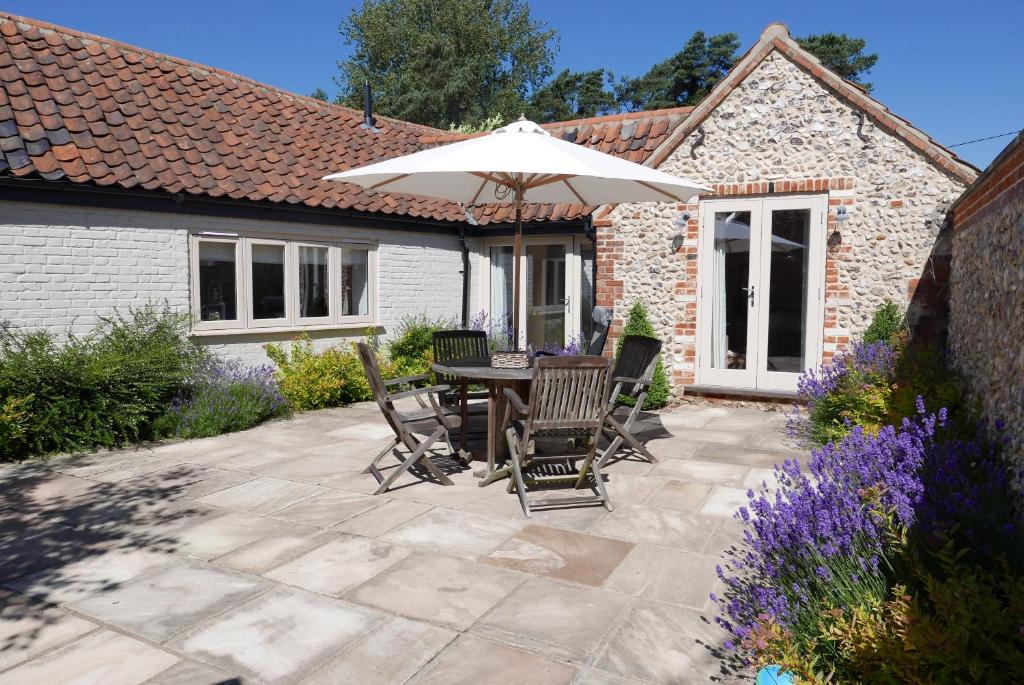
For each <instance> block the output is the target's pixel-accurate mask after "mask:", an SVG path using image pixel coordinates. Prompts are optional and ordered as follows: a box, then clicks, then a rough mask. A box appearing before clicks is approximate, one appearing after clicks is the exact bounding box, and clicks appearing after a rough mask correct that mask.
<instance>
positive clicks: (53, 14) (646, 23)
mask: <svg viewBox="0 0 1024 685" xmlns="http://www.w3.org/2000/svg"><path fill="white" fill-rule="evenodd" d="M353 4H357V3H353V2H350V1H333V2H332V1H328V0H303V1H300V2H290V3H269V2H258V1H256V2H254V1H253V0H248V1H247V2H241V1H239V0H205V1H203V2H197V1H195V0H176V1H175V2H123V1H122V2H114V1H111V0H92V1H91V2H82V0H47V1H46V2H41V1H40V0H6V1H5V2H3V5H2V8H0V9H3V10H5V11H8V12H12V13H14V14H23V15H26V16H30V17H34V18H37V19H44V20H46V21H51V22H53V23H56V24H61V25H64V26H68V27H70V28H75V29H79V30H82V31H87V32H90V33H97V34H100V35H103V36H108V37H111V38H114V39H117V40H120V41H123V42H127V43H132V44H135V45H139V46H142V47H145V48H149V49H151V50H156V51H158V52H165V53H168V54H171V55H174V56H177V57H183V58H185V59H189V60H192V61H195V62H200V63H204V64H210V65H213V66H216V67H219V68H221V69H226V70H228V71H234V72H238V73H240V74H243V75H245V76H249V77H251V78H254V79H256V80H259V81H263V82H266V83H269V84H272V85H274V86H277V87H280V88H284V89H286V90H291V91H295V92H299V93H305V94H308V93H310V92H311V91H312V90H313V89H314V88H316V87H317V86H320V87H323V88H324V89H325V90H327V91H328V92H329V93H330V94H331V95H332V97H333V95H334V92H335V90H336V88H335V86H334V84H333V80H332V79H333V76H334V75H335V74H336V73H337V69H336V67H335V63H336V62H337V60H339V59H341V58H343V57H344V55H345V54H346V50H347V48H346V46H345V45H344V44H343V42H342V40H341V36H340V35H339V33H338V24H339V22H340V20H341V19H342V17H344V16H347V15H348V13H349V11H350V10H351V7H352V6H353ZM531 5H532V7H533V11H534V13H535V15H536V16H537V17H538V18H540V19H542V20H544V21H546V22H548V23H549V24H550V25H551V26H553V27H554V28H556V29H558V31H559V34H560V36H561V49H560V50H559V53H558V57H557V61H556V67H557V68H558V69H561V68H565V67H567V68H570V69H581V70H582V69H594V68H598V67H606V68H608V69H611V70H612V71H613V72H614V73H615V74H616V75H629V76H633V75H637V74H640V73H642V72H644V71H646V69H647V68H648V67H650V65H652V64H654V63H655V62H657V61H660V60H662V59H664V58H665V57H667V56H668V55H670V54H672V53H674V52H676V51H678V50H679V49H680V47H681V46H682V44H683V43H684V42H685V41H686V39H687V38H688V37H689V36H690V34H691V33H692V32H693V31H696V30H703V31H705V32H706V33H722V32H726V31H732V32H735V33H737V34H739V36H740V40H741V42H742V44H743V46H744V49H745V48H746V47H748V46H749V45H750V44H751V43H752V42H753V41H754V40H756V39H757V36H758V34H759V33H760V31H761V29H762V28H763V27H764V26H765V25H766V24H768V23H770V22H772V21H783V22H785V23H786V24H788V25H789V27H790V30H791V32H792V33H793V35H794V36H802V35H806V34H809V33H821V32H826V31H834V32H837V33H841V32H846V33H849V34H851V35H856V36H860V37H863V38H865V39H867V41H868V48H869V49H870V50H871V51H874V52H877V53H878V54H879V55H880V59H879V62H878V64H877V65H876V67H875V69H874V70H873V71H872V73H871V74H870V76H869V77H868V78H869V80H870V81H871V82H873V83H874V84H875V91H874V95H875V96H876V97H878V98H879V99H880V100H881V101H882V102H884V103H885V104H886V105H888V106H889V108H890V109H892V110H893V111H894V112H896V113H897V114H899V115H900V116H902V117H904V118H906V119H909V120H910V121H911V122H913V123H914V124H915V125H917V126H919V127H920V128H921V129H923V130H924V131H925V132H927V133H929V134H930V135H932V136H934V137H935V138H936V139H937V140H939V141H940V142H942V143H944V144H947V145H951V144H954V143H960V142H963V141H967V140H972V139H975V138H982V137H985V136H990V135H994V134H997V133H1004V132H1006V131H1011V130H1015V129H1021V128H1024V70H1022V69H1021V67H1020V63H1019V43H1020V32H1021V29H1022V28H1024V3H1022V2H1020V1H1019V0H1017V1H1016V2H1010V1H998V2H988V1H981V2H979V1H977V0H976V1H975V2H963V1H962V0H961V1H958V2H950V1H948V0H940V1H932V2H900V1H898V0H889V1H888V2H874V1H865V2H852V3H851V2H844V3H838V2H789V3H765V2H738V1H737V0H733V2H710V3H696V2H683V1H680V0H675V1H671V2H655V1H653V0H648V1H647V2H625V3H624V2H622V0H557V1H541V0H535V1H534V2H532V3H531ZM768 5H774V6H775V7H774V8H769V7H767V6H768ZM1010 140H1011V138H1010V137H1005V138H1000V139H998V140H994V141H989V142H984V143H978V144H974V145H968V146H964V147H958V148H956V151H957V152H958V153H959V154H960V155H961V156H963V157H964V158H966V159H967V160H969V161H971V162H973V163H974V164H977V165H979V166H985V165H986V164H987V163H988V162H989V161H990V160H991V159H992V158H993V157H994V156H995V155H996V154H997V153H998V152H999V150H1001V149H1002V148H1003V146H1004V145H1006V144H1007V143H1008V142H1009V141H1010Z"/></svg>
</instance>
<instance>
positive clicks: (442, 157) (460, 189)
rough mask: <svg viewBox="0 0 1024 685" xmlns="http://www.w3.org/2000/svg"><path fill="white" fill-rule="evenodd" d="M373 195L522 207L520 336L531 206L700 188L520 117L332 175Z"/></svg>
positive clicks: (667, 197)
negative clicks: (526, 212) (526, 216)
mask: <svg viewBox="0 0 1024 685" xmlns="http://www.w3.org/2000/svg"><path fill="white" fill-rule="evenodd" d="M324 180H327V181H344V182H346V183H354V184H356V185H359V186H362V187H363V188H366V189H368V190H379V191H383V192H390V193H408V194H411V195H424V196H427V197H435V198H443V199H446V200H451V201H453V202H460V203H462V204H464V205H480V204H489V203H515V206H516V230H515V245H514V248H513V255H514V267H513V269H514V273H513V281H512V283H513V287H512V290H513V298H514V299H513V310H512V311H513V315H512V321H513V330H514V331H515V335H516V336H517V339H518V335H519V295H520V293H519V287H520V284H519V260H520V254H521V252H522V232H523V231H522V228H523V226H522V224H523V204H524V203H526V202H529V203H538V204H547V203H551V204H557V203H568V204H577V203H578V204H583V205H602V204H609V203H618V202H668V201H671V202H687V201H689V200H690V199H691V198H692V197H693V196H694V195H696V194H697V193H698V192H700V191H706V190H708V189H707V188H705V187H704V186H703V185H701V184H700V183H697V182H696V181H691V180H689V179H685V178H678V177H676V176H671V175H669V174H666V173H664V172H661V171H658V170H656V169H652V168H650V167H646V166H642V165H640V164H634V163H633V162H628V161H626V160H624V159H619V158H618V157H613V156H612V155H608V154H605V153H603V152H598V151H596V150H591V149H589V148H586V147H583V146H581V145H577V144H575V143H569V142H567V141H564V140H560V139H558V138H555V137H553V136H552V135H551V134H550V133H548V132H547V131H545V130H544V129H543V128H541V127H540V126H538V125H537V124H535V123H533V122H532V121H528V120H526V119H525V118H523V117H520V119H519V121H516V122H514V123H512V124H509V125H508V126H504V127H502V128H499V129H496V130H494V131H492V132H491V133H490V134H489V135H485V136H479V137H476V138H470V139H468V140H464V141H460V142H457V143H452V144H450V145H443V146H441V147H436V148H431V149H429V150H421V151H420V152H414V153H412V154H410V155H405V156H404V157H396V158H394V159H388V160H385V161H383V162H377V163H376V164H369V165H367V166H364V167H359V168H356V169H350V170H348V171H342V172H340V173H336V174H330V175H329V176H325V177H324Z"/></svg>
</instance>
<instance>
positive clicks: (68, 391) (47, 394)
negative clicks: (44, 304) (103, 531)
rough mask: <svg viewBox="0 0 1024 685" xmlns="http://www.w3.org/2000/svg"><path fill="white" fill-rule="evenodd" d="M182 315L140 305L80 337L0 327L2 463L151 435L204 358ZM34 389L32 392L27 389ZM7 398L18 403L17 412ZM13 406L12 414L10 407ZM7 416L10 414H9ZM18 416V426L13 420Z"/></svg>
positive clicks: (0, 445)
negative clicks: (61, 339) (15, 399)
mask: <svg viewBox="0 0 1024 685" xmlns="http://www.w3.org/2000/svg"><path fill="white" fill-rule="evenodd" d="M188 325H189V320H188V316H187V315H183V314H176V313H173V312H171V311H170V310H169V309H163V310H158V309H156V308H154V307H151V306H149V307H144V308H141V309H137V310H132V311H131V313H130V316H129V317H127V318H126V317H122V316H121V315H116V316H114V317H110V318H106V319H103V320H102V321H101V323H100V324H99V325H98V326H97V327H96V329H95V330H93V331H92V332H91V333H89V334H88V335H86V336H84V337H76V336H69V337H68V338H67V340H65V341H58V340H57V339H56V338H55V337H54V336H53V335H51V334H49V333H47V332H45V331H22V330H16V329H13V328H12V327H10V326H9V325H3V326H2V327H0V402H2V403H3V407H4V408H5V410H4V415H5V418H4V419H0V421H3V422H4V423H5V424H6V425H7V427H6V428H4V429H0V430H2V431H3V433H4V438H3V439H2V440H0V450H2V451H0V458H3V459H17V458H23V457H26V456H30V455H33V454H47V453H51V452H70V451H76V450H83V449H92V448H95V447H114V446H116V445H120V444H123V443H126V442H131V441H137V440H140V439H147V438H150V437H152V428H153V421H154V420H155V419H156V417H158V416H160V415H161V414H163V413H164V411H165V410H166V408H167V406H168V405H169V404H170V402H171V400H172V399H173V398H174V396H175V394H176V393H177V392H178V391H179V389H180V388H181V387H182V386H184V385H185V384H186V383H187V381H188V379H189V378H191V377H192V375H193V373H194V371H195V369H196V368H197V366H198V365H199V363H200V362H201V361H202V360H203V358H204V354H203V352H202V350H201V349H200V348H199V347H198V346H196V345H195V344H193V343H192V342H191V341H190V340H189V338H188V335H187V331H188ZM28 389H31V395H26V391H27V390H28ZM11 398H19V402H17V405H16V407H15V406H14V405H12V404H11ZM12 407H13V410H12ZM8 412H11V413H10V415H8ZM14 414H17V416H18V417H19V418H18V419H17V421H16V422H17V425H18V426H19V428H17V429H12V428H11V427H10V426H11V425H13V424H12V422H11V419H10V416H13V415H14Z"/></svg>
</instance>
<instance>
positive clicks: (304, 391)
mask: <svg viewBox="0 0 1024 685" xmlns="http://www.w3.org/2000/svg"><path fill="white" fill-rule="evenodd" d="M440 325H441V324H438V323H433V324H431V323H429V322H428V321H427V320H426V318H425V317H415V318H409V319H407V320H406V321H405V322H404V323H403V325H402V328H401V329H400V330H401V331H402V334H400V335H399V337H398V338H397V339H396V340H395V343H397V347H395V346H394V345H395V343H392V353H391V354H392V355H393V357H391V358H389V357H388V356H382V355H378V357H377V364H378V366H379V367H380V373H381V376H382V377H384V378H401V377H403V376H413V375H419V374H423V373H429V372H430V365H431V363H432V359H431V357H432V349H431V341H432V338H431V335H432V332H427V331H428V330H431V327H432V326H433V327H436V326H440ZM424 338H426V340H427V345H426V347H424V346H423V340H424ZM263 349H264V350H266V353H267V356H268V357H269V358H270V360H271V361H273V362H274V364H276V365H277V371H276V374H275V375H276V378H277V381H278V383H279V385H280V389H281V394H282V395H283V396H284V398H285V400H286V401H287V402H288V405H289V406H290V407H291V408H292V409H293V410H295V411H310V410H313V409H325V408H327V407H342V406H345V405H348V404H352V403H353V402H366V401H369V400H372V399H373V394H372V393H371V391H370V384H369V383H368V382H367V380H366V371H365V369H364V368H363V362H362V360H360V359H359V353H358V352H357V351H356V349H355V345H348V346H345V347H329V348H327V349H326V350H324V351H323V352H319V353H317V352H314V351H313V341H312V340H310V338H309V336H308V335H306V334H302V335H300V336H299V337H297V338H296V339H295V340H293V341H292V343H291V345H290V348H286V347H285V346H283V345H278V344H274V343H268V344H266V345H264V346H263Z"/></svg>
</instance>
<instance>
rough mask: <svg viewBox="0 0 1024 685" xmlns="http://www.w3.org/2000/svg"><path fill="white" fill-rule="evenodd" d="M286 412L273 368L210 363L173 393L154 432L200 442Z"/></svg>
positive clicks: (236, 363)
mask: <svg viewBox="0 0 1024 685" xmlns="http://www.w3.org/2000/svg"><path fill="white" fill-rule="evenodd" d="M287 413H288V404H287V402H286V401H285V399H284V397H282V395H281V391H280V388H279V387H278V383H277V380H276V379H275V378H274V369H273V367H271V366H267V365H263V366H256V367H245V366H243V365H241V364H239V363H238V362H233V361H225V360H220V359H210V360H208V361H207V362H206V363H205V364H203V366H202V367H201V368H200V370H199V372H198V373H197V374H196V377H195V378H194V379H193V381H192V383H191V384H190V385H189V386H188V387H187V388H185V389H184V390H182V391H181V392H179V393H178V395H177V396H176V397H175V398H174V401H173V402H172V404H171V407H170V409H169V410H168V411H167V413H166V414H165V415H164V416H162V417H161V418H160V419H159V420H158V421H157V432H158V433H159V434H160V435H164V436H173V437H177V438H205V437H210V436H213V435H220V434H221V433H231V432H234V431H239V430H245V429H246V428H251V427H252V426H255V425H256V424H258V423H260V422H262V421H265V420H267V419H269V418H272V417H276V416H281V415H284V414H287Z"/></svg>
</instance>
